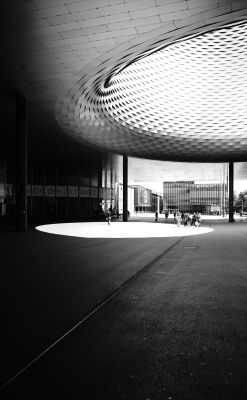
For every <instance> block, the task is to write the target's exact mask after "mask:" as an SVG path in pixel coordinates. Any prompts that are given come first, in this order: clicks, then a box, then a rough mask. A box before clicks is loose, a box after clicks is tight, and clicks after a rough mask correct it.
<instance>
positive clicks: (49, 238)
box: [0, 219, 247, 400]
mask: <svg viewBox="0 0 247 400" xmlns="http://www.w3.org/2000/svg"><path fill="white" fill-rule="evenodd" d="M152 222H153V221H152ZM150 223H151V221H150ZM159 223H162V222H159ZM203 225H204V226H211V227H212V228H214V231H213V232H211V233H207V234H203V235H198V236H187V237H182V236H181V237H165V238H141V239H138V238H130V239H128V238H125V239H85V238H76V237H66V236H60V235H51V234H46V233H43V232H38V231H35V230H33V229H30V230H29V231H28V232H27V233H17V232H13V231H11V230H10V231H8V232H4V231H2V232H1V233H0V238H1V242H0V246H1V296H2V301H1V336H2V338H1V357H0V364H1V375H0V376H1V378H0V379H1V385H4V384H5V383H6V382H7V381H8V380H10V379H11V378H12V377H14V376H15V375H16V374H17V376H16V378H14V379H13V380H11V381H10V382H9V383H8V384H7V385H6V386H5V387H3V388H2V389H1V391H0V395H1V398H3V399H5V398H6V399H17V398H18V399H19V398H26V399H27V398H28V399H29V398H30V399H50V398H52V399H54V398H77V396H78V397H79V396H80V398H82V399H87V400H100V399H103V398H106V399H114V400H118V399H119V400H120V399H130V400H132V399H133V400H148V399H149V400H156V399H164V400H166V399H167V400H190V399H191V400H209V399H210V400H225V399H234V400H235V399H241V400H242V399H246V398H247V385H246V379H247V368H246V364H247V262H246V259H247V245H246V243H247V221H241V222H240V221H236V222H235V223H232V224H229V223H227V222H226V221H224V220H223V221H222V220H221V221H214V220H213V219H212V220H204V221H203ZM183 229H186V228H183ZM195 229H196V228H195ZM138 271H139V273H138ZM136 273H137V275H135V274H136ZM125 282H127V283H126V284H125ZM118 288H120V290H118ZM111 295H112V298H109V296H111ZM104 300H107V301H106V303H105V304H103V305H101V304H102V302H104ZM98 306H99V309H98V310H97V311H95V312H94V310H95V308H97V307H98ZM91 312H92V314H91V315H90V313H91ZM84 318H85V319H84ZM76 324H78V326H77V327H76V328H75V329H73V327H75V325H76ZM71 329H72V330H71ZM70 330H71V332H70V333H68V334H67V335H66V336H65V337H64V338H63V339H61V340H60V341H58V342H57V343H56V344H54V343H55V342H56V341H57V340H58V339H59V338H61V337H62V336H63V335H64V334H65V333H66V332H69V331H70ZM53 344H54V345H53ZM49 346H51V348H50V350H48V351H46V349H47V348H49ZM42 352H44V354H43V355H42V356H41V357H39V355H40V354H42ZM36 357H38V358H37V360H36V361H35V362H33V363H32V360H34V359H35V358H36ZM30 363H31V365H30V366H29V367H28V368H26V369H25V367H26V366H27V365H29V364H30ZM22 369H24V370H23V372H21V373H19V372H20V371H21V370H22ZM18 373H19V374H18Z"/></svg>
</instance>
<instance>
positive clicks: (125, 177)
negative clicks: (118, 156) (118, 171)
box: [123, 156, 128, 222]
mask: <svg viewBox="0 0 247 400" xmlns="http://www.w3.org/2000/svg"><path fill="white" fill-rule="evenodd" d="M123 222H128V157H127V156H123Z"/></svg>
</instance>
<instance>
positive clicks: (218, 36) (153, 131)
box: [56, 10, 247, 161]
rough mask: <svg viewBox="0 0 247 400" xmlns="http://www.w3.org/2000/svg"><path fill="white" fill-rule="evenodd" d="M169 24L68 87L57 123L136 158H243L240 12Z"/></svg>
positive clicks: (246, 147)
mask: <svg viewBox="0 0 247 400" xmlns="http://www.w3.org/2000/svg"><path fill="white" fill-rule="evenodd" d="M242 14H243V15H242V16H241V17H238V18H237V19H236V18H235V19H234V18H232V15H227V16H226V15H225V14H224V15H223V16H222V17H221V18H220V17H219V15H217V22H215V21H214V23H211V24H209V23H207V24H205V21H204V20H203V21H201V22H196V23H195V22H194V21H193V23H192V24H191V19H190V18H185V19H184V21H183V26H182V27H180V28H177V27H175V26H174V25H169V26H164V29H162V30H161V29H158V30H157V31H156V32H155V31H152V37H151V39H150V35H146V36H145V35H142V37H141V39H140V37H139V38H138V39H136V41H132V43H131V44H130V43H128V44H124V46H122V47H121V46H120V48H118V49H116V50H115V51H111V52H110V53H108V54H107V56H106V57H105V60H104V59H103V60H102V59H101V61H100V62H99V64H98V65H97V66H95V65H94V69H90V68H89V69H85V70H82V71H81V72H80V74H81V76H82V77H81V79H79V78H78V76H79V75H80V74H78V76H77V77H75V79H74V82H71V83H70V85H71V86H70V87H69V88H68V89H66V90H65V91H64V93H63V95H62V96H61V97H60V99H59V102H58V103H57V114H56V115H57V119H58V121H59V122H60V124H61V125H62V126H63V128H64V129H65V130H67V132H68V133H70V134H72V135H73V136H74V137H75V138H76V139H77V140H79V141H80V140H82V141H87V142H89V143H92V144H95V145H98V146H100V147H103V148H105V149H107V150H112V151H115V152H118V153H122V154H128V155H131V156H135V157H138V156H139V157H146V158H151V159H152V158H153V159H160V160H187V161H191V160H194V161H224V160H225V161H227V160H230V159H233V160H234V159H236V160H245V159H246V156H247V132H246V128H247V120H246V117H245V110H246V105H247V81H246V76H247V74H246V72H247V71H246V61H247V24H246V18H247V17H246V10H243V11H242Z"/></svg>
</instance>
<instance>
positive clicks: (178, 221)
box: [176, 211, 181, 227]
mask: <svg viewBox="0 0 247 400" xmlns="http://www.w3.org/2000/svg"><path fill="white" fill-rule="evenodd" d="M176 221H177V227H179V226H180V224H181V214H180V212H179V211H178V212H177V215H176Z"/></svg>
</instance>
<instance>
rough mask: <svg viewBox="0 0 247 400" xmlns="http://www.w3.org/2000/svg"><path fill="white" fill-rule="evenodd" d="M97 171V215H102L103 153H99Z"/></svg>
mask: <svg viewBox="0 0 247 400" xmlns="http://www.w3.org/2000/svg"><path fill="white" fill-rule="evenodd" d="M97 173H98V190H97V203H98V210H97V216H98V217H99V216H100V215H101V210H102V205H101V201H102V198H101V190H102V158H101V155H100V154H98V157H97Z"/></svg>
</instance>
